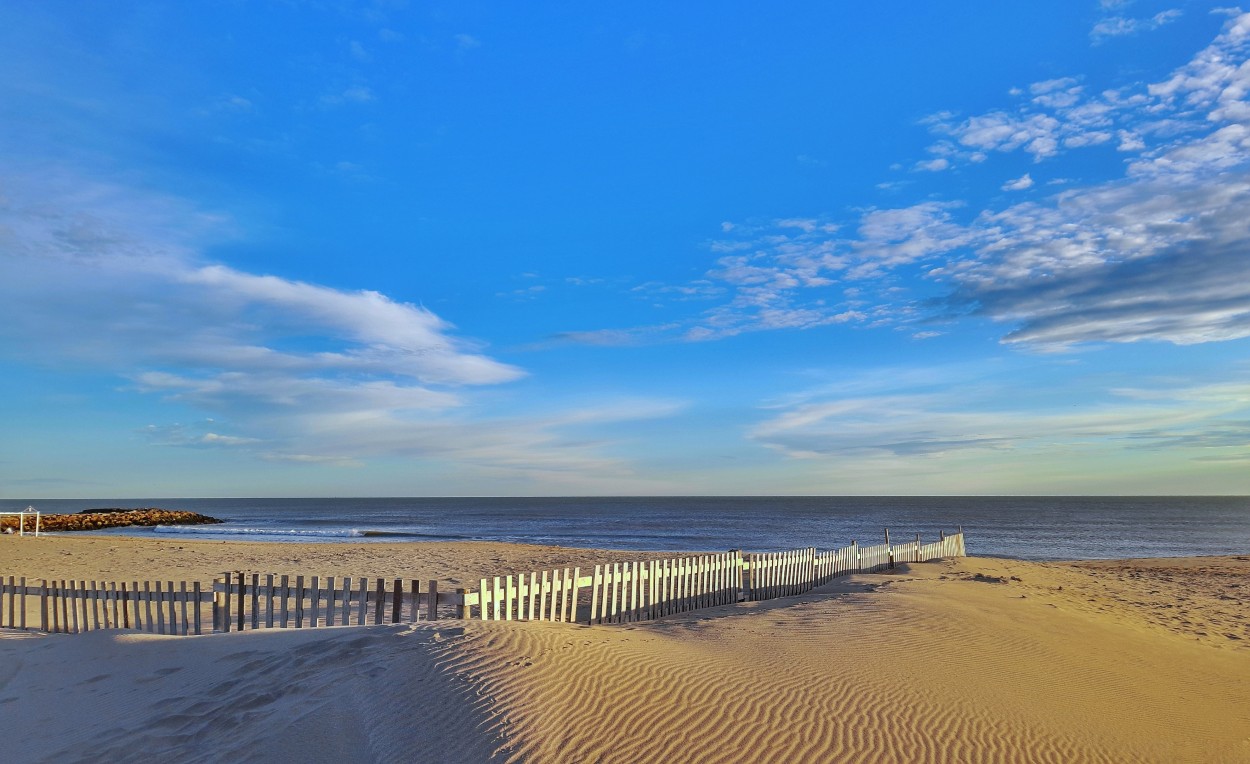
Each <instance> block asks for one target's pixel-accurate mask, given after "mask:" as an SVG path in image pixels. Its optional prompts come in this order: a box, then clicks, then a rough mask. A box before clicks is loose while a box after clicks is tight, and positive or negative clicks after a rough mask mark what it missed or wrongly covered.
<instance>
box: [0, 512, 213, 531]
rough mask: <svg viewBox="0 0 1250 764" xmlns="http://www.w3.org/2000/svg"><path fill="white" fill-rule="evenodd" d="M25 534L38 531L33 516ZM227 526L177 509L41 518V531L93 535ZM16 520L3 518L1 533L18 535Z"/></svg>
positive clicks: (28, 519) (91, 513) (196, 513)
mask: <svg viewBox="0 0 1250 764" xmlns="http://www.w3.org/2000/svg"><path fill="white" fill-rule="evenodd" d="M24 520H25V522H26V527H25V531H26V532H27V533H30V532H32V531H34V529H35V518H34V515H27V516H26V517H25V518H24ZM221 522H225V521H224V520H218V519H217V518H215V517H209V516H208V515H201V514H199V513H198V512H186V511H183V510H177V509H160V508H159V507H142V508H139V509H121V508H104V509H85V510H83V511H82V512H79V513H78V514H74V515H42V516H41V517H40V520H39V530H40V531H49V532H56V531H94V530H100V529H102V528H120V527H123V526H126V525H211V524H213V523H221ZM17 523H18V518H17V517H5V518H0V533H17V530H18V527H17Z"/></svg>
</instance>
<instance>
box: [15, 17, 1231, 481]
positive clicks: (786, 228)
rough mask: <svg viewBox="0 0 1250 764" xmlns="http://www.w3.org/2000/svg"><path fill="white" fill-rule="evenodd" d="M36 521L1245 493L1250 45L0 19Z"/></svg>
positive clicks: (1063, 34) (713, 26) (1225, 24)
mask: <svg viewBox="0 0 1250 764" xmlns="http://www.w3.org/2000/svg"><path fill="white" fill-rule="evenodd" d="M0 49H3V50H4V51H5V55H4V57H3V60H2V61H0V311H3V321H0V372H2V373H0V415H2V417H3V438H0V496H9V497H12V498H18V497H29V498H37V497H79V496H81V497H110V496H111V497H124V496H367V495H401V496H403V495H568V494H574V495H594V494H1087V493H1088V494H1100V493H1111V494H1115V493H1176V494H1185V493H1250V357H1248V353H1247V351H1248V350H1250V339H1248V338H1250V220H1248V218H1250V63H1248V61H1250V15H1246V14H1243V12H1242V11H1241V10H1240V9H1238V8H1235V7H1229V6H1224V5H1217V4H1209V3H1201V2H1161V3H1155V2H1148V0H1136V2H1133V1H1127V0H1126V1H1117V0H1102V2H1098V1H1097V0H1081V1H1080V2H1055V3H1033V4H1025V3H1001V2H988V1H986V2H952V3H942V4H935V6H934V7H932V8H926V7H919V6H918V5H917V4H915V3H904V2H881V3H872V4H849V3H793V4H786V5H785V6H784V8H771V7H770V8H764V7H761V6H759V5H758V4H752V3H717V4H676V5H674V4H649V3H631V4H603V5H600V6H598V7H595V6H589V7H588V6H586V5H585V4H572V3H567V4H566V3H530V4H512V5H511V6H507V5H505V6H502V7H501V6H499V4H481V3H455V4H445V5H444V4H426V3H415V2H414V3H406V2H375V3H348V2H343V3H338V2H318V3H312V2H310V3H288V2H233V3H205V2H186V3H150V4H149V3H139V2H136V3H125V4H84V3H63V2H39V3H33V2H29V3H28V2H17V3H6V4H4V5H3V6H0Z"/></svg>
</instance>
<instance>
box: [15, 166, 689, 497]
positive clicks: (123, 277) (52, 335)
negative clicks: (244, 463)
mask: <svg viewBox="0 0 1250 764" xmlns="http://www.w3.org/2000/svg"><path fill="white" fill-rule="evenodd" d="M231 235H234V234H233V232H232V231H231V225H230V222H229V220H228V218H226V217H225V216H222V215H213V214H206V213H204V212H202V211H200V210H197V209H195V208H194V207H192V206H191V205H188V204H186V203H185V202H182V201H180V200H178V199H175V198H172V197H168V196H160V195H155V194H151V193H147V192H142V191H138V190H136V189H133V188H127V187H122V186H118V185H112V184H107V183H102V182H98V181H93V180H92V179H90V178H89V177H87V176H85V175H84V174H82V173H76V172H73V171H70V170H65V169H62V170H60V171H57V172H44V173H42V174H41V175H40V176H37V177H36V176H31V175H23V174H20V173H17V172H12V171H10V172H7V173H5V174H4V175H3V185H2V186H0V302H3V304H5V305H6V306H7V307H8V310H9V312H10V315H11V316H12V320H9V321H6V322H4V324H3V326H0V352H2V353H3V354H4V355H6V356H8V357H9V358H10V359H11V360H15V361H18V362H22V363H31V362H34V363H40V364H44V365H48V366H53V367H57V368H68V369H79V370H87V371H92V372H99V371H105V372H107V373H111V374H115V375H117V376H119V377H122V378H125V379H129V381H130V382H129V389H130V390H131V391H134V392H138V393H140V394H144V395H149V396H157V397H159V399H161V400H164V401H167V402H170V403H172V404H181V405H184V406H189V407H191V408H193V409H195V410H199V411H204V412H208V413H210V414H211V415H212V416H213V417H214V420H213V421H211V423H200V424H196V425H162V424H152V425H148V426H145V427H143V428H141V429H140V430H139V432H140V433H141V434H142V435H143V436H144V437H145V438H147V439H148V440H149V442H151V443H153V444H156V445H161V446H170V447H180V448H196V449H217V450H225V451H234V452H238V453H245V454H250V455H253V456H256V457H260V458H263V459H266V460H269V461H273V462H285V463H290V464H329V465H338V466H348V467H352V466H361V465H362V464H364V463H365V462H366V461H367V460H370V459H385V458H391V457H403V458H419V459H426V460H437V461H439V462H440V463H443V464H446V465H449V469H450V468H451V466H450V465H455V466H454V468H455V469H458V470H469V471H476V472H477V474H479V475H488V474H507V475H512V476H513V477H518V476H523V475H525V474H526V473H527V472H528V474H529V478H528V479H532V480H536V481H541V480H542V479H544V477H543V476H544V475H545V476H547V477H550V476H553V475H556V476H558V475H564V476H565V477H564V479H565V480H567V481H568V482H569V483H570V484H576V483H577V481H578V480H582V481H583V484H584V485H589V483H591V482H593V480H590V479H589V478H585V475H595V476H598V477H599V478H603V479H608V478H622V477H628V476H629V475H630V469H629V467H628V464H627V463H625V462H623V461H620V460H617V459H615V458H612V457H608V456H603V455H601V454H599V453H598V451H599V449H600V448H601V447H603V446H605V445H606V443H605V442H599V443H591V444H587V443H586V442H585V441H584V440H583V441H575V440H574V439H572V438H570V437H568V436H566V435H565V434H563V433H564V432H565V431H566V430H569V429H576V428H577V427H580V426H581V425H582V424H583V423H585V422H588V421H589V422H593V421H602V422H617V421H624V420H628V419H631V418H650V417H654V416H666V415H668V414H669V413H671V412H672V411H673V410H675V409H674V408H673V406H672V405H670V404H664V405H659V404H657V403H656V402H645V401H634V402H620V401H603V402H601V403H600V404H598V405H597V406H596V407H592V408H591V409H588V410H578V411H566V412H563V413H561V412H556V413H551V414H548V415H545V416H539V415H536V416H533V417H529V418H526V417H518V418H514V419H508V420H504V419H500V418H498V417H490V416H487V415H484V414H483V413H482V412H481V411H480V410H479V409H478V407H476V406H475V399H474V398H473V397H472V396H471V395H470V392H469V391H471V390H472V389H474V388H478V387H483V386H497V385H501V384H505V383H508V382H512V381H515V380H518V379H520V378H521V377H523V376H524V374H525V372H524V371H523V370H521V369H519V368H517V367H515V366H512V365H510V364H507V363H503V362H501V361H499V360H496V359H494V358H491V357H489V356H488V355H486V354H484V353H483V352H481V350H480V349H479V348H477V347H476V346H475V345H474V343H471V342H469V341H467V340H465V339H463V338H461V337H458V336H456V334H455V330H454V327H453V326H452V325H451V324H450V323H448V322H447V321H445V320H444V319H443V318H441V317H439V316H438V315H436V314H434V313H433V312H431V311H429V310H428V309H426V308H423V307H421V306H418V305H413V304H411V303H406V302H401V301H397V300H394V299H392V298H390V297H388V296H386V295H384V294H381V293H379V292H376V291H367V290H366V291H350V290H342V289H334V288H330V287H326V286H322V285H318V284H313V283H309V282H305V281H296V280H291V279H286V278H281V277H278V276H274V275H263V274H253V273H248V272H245V271H242V270H239V269H237V268H233V267H230V266H228V265H225V264H223V263H216V262H211V261H209V260H207V259H206V258H204V256H203V255H202V252H203V251H204V250H206V249H207V248H208V247H209V246H210V245H211V242H212V241H213V240H214V237H217V238H220V237H222V236H231ZM582 473H584V475H583V478H576V479H574V476H576V475H578V474H582Z"/></svg>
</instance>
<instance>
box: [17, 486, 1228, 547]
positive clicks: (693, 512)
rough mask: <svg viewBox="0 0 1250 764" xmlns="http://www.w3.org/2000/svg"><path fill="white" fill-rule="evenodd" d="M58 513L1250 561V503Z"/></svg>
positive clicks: (390, 505) (458, 535)
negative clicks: (961, 536) (942, 542)
mask: <svg viewBox="0 0 1250 764" xmlns="http://www.w3.org/2000/svg"><path fill="white" fill-rule="evenodd" d="M27 505H33V506H35V507H36V508H38V509H39V510H40V511H42V512H45V513H66V512H77V511H79V510H82V509H88V508H95V507H162V508H165V509H185V510H190V511H193V512H200V513H203V514H206V515H211V516H213V517H217V518H220V519H222V520H225V521H226V522H225V523H224V524H222V525H204V526H173V527H155V528H121V529H110V530H107V531H100V532H99V533H105V534H119V535H127V536H149V537H152V536H160V537H166V538H176V537H183V538H188V539H252V540H257V541H320V542H329V543H332V542H343V541H353V542H369V541H434V540H442V541H446V540H485V541H510V542H524V543H532V544H549V545H558V546H569V547H598V548H608V549H626V550H629V549H635V550H668V551H692V552H702V551H725V550H728V549H742V550H744V551H748V552H751V551H757V552H763V551H774V550H781V549H793V548H801V547H816V548H817V549H832V548H836V547H840V546H844V545H846V544H849V543H850V542H851V541H852V540H855V541H858V542H859V543H860V544H861V545H864V544H876V543H880V542H882V541H883V540H884V535H885V529H886V528H889V529H890V533H891V538H892V540H893V541H896V542H899V541H909V540H913V539H914V538H915V534H917V533H919V534H920V535H921V538H922V539H923V540H925V541H931V540H934V539H936V538H937V536H938V533H939V532H942V531H944V532H947V533H952V532H954V531H955V530H957V529H958V528H959V527H961V526H962V528H963V530H964V531H965V533H966V541H967V548H968V553H969V554H973V555H987V556H1003V557H1016V558H1021V559H1030V560H1048V559H1049V560H1054V559H1114V558H1124V557H1164V556H1189V555H1228V554H1250V497H1245V496H1235V497H1230V496H1150V497H1142V496H1118V497H1106V496H1099V497H1090V496H1086V497H1076V496H1063V497H986V496H976V497H959V496H930V497H923V496H907V497H900V496H877V497H755V496H751V497H746V496H730V497H725V496H715V497H712V496H709V497H688V496H682V497H593V498H563V497H562V498H334V499H173V498H141V499H57V500H52V499H11V500H10V499H0V509H4V510H8V509H21V508H23V507H26V506H27Z"/></svg>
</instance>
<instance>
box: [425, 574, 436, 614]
mask: <svg viewBox="0 0 1250 764" xmlns="http://www.w3.org/2000/svg"><path fill="white" fill-rule="evenodd" d="M426 594H427V596H428V598H429V599H428V600H427V601H426V603H425V619H426V620H427V621H437V620H438V579H436V578H431V579H430V580H429V582H428V583H427V584H426Z"/></svg>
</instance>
